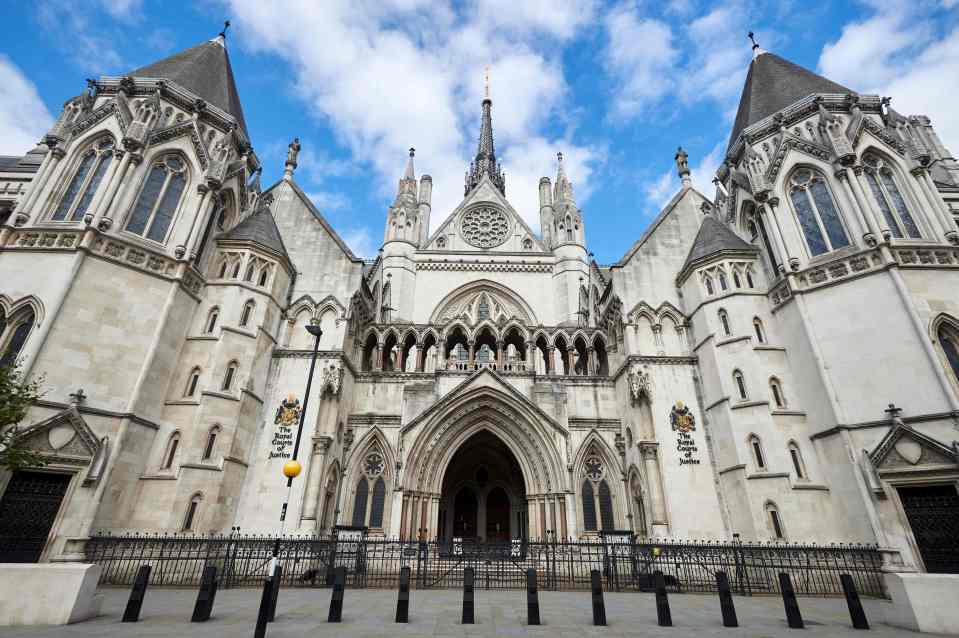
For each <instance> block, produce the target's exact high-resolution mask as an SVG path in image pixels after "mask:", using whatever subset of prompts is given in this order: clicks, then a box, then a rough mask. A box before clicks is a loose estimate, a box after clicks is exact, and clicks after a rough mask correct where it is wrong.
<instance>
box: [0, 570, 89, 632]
mask: <svg viewBox="0 0 959 638" xmlns="http://www.w3.org/2000/svg"><path fill="white" fill-rule="evenodd" d="M99 578H100V566H99V565H84V564H76V563H71V564H66V563H59V564H41V565H36V564H19V563H0V626H10V625H66V624H69V623H75V622H80V621H81V620H87V619H88V618H93V617H94V616H96V615H97V614H98V613H100V603H101V602H102V600H103V597H102V596H100V595H98V594H97V593H96V592H97V581H98V580H99Z"/></svg>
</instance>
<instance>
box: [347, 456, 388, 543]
mask: <svg viewBox="0 0 959 638" xmlns="http://www.w3.org/2000/svg"><path fill="white" fill-rule="evenodd" d="M385 469H386V459H385V457H384V456H383V454H382V453H381V452H380V451H379V450H378V449H375V448H374V449H371V450H370V451H369V452H368V453H367V455H366V457H365V458H364V459H363V467H362V474H361V475H360V478H359V480H358V481H357V483H356V495H355V496H354V497H353V518H352V524H353V525H355V526H357V527H371V528H374V529H382V527H383V510H384V508H385V506H386V480H385V479H384V478H383V472H384V470H385Z"/></svg>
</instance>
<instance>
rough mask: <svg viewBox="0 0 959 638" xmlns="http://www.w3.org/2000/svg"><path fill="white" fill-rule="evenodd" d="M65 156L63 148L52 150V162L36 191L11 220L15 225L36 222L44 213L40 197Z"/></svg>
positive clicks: (28, 196) (28, 194) (50, 155)
mask: <svg viewBox="0 0 959 638" xmlns="http://www.w3.org/2000/svg"><path fill="white" fill-rule="evenodd" d="M65 156H66V151H64V150H63V149H62V148H59V147H57V148H52V149H50V153H49V157H50V162H49V164H48V165H47V168H46V172H45V174H44V175H42V176H41V178H40V179H38V180H37V181H38V182H39V183H38V184H36V186H35V187H34V188H35V189H36V190H34V189H31V191H30V192H29V193H27V199H26V200H25V201H24V202H23V205H22V206H18V207H17V212H16V213H14V214H13V219H12V220H11V222H12V223H13V224H14V225H16V226H23V225H24V224H26V223H27V222H28V221H30V218H33V219H34V220H36V219H37V218H38V216H39V214H40V213H42V211H43V205H42V204H40V205H39V206H38V203H39V202H40V195H41V194H42V193H43V191H44V190H46V187H47V184H48V183H49V182H50V177H51V176H52V175H53V174H54V173H56V171H57V165H58V164H59V163H60V160H62V159H63V158H64V157H65ZM30 209H35V212H33V213H32V212H30ZM21 220H22V221H21Z"/></svg>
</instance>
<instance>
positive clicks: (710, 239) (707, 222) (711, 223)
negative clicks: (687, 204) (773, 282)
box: [680, 215, 758, 273]
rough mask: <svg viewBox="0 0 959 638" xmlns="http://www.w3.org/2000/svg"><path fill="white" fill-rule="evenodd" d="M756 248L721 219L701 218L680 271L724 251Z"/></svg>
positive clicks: (742, 250) (751, 250)
mask: <svg viewBox="0 0 959 638" xmlns="http://www.w3.org/2000/svg"><path fill="white" fill-rule="evenodd" d="M757 250H758V249H757V248H756V247H755V246H753V245H752V244H749V243H746V242H745V241H743V240H742V239H741V238H740V237H739V236H738V235H736V233H734V232H733V231H732V230H730V229H729V228H727V227H726V225H725V224H723V223H722V222H721V221H719V220H718V219H716V218H715V217H713V216H711V215H707V216H706V217H704V218H703V223H702V224H701V225H700V226H699V232H698V233H696V239H695V240H693V246H692V248H690V249H689V255H688V256H687V257H686V263H685V264H683V267H682V270H681V271H680V272H682V273H685V272H686V271H687V270H688V269H690V268H693V267H695V265H696V264H698V263H699V262H700V261H701V260H704V259H707V258H709V257H712V256H714V255H717V254H719V253H723V252H726V251H735V252H740V253H741V252H756V251H757Z"/></svg>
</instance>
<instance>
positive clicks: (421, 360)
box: [413, 343, 426, 372]
mask: <svg viewBox="0 0 959 638" xmlns="http://www.w3.org/2000/svg"><path fill="white" fill-rule="evenodd" d="M413 371H414V372H425V371H426V350H425V349H424V348H423V344H421V343H417V344H416V366H415V367H414V369H413Z"/></svg>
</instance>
